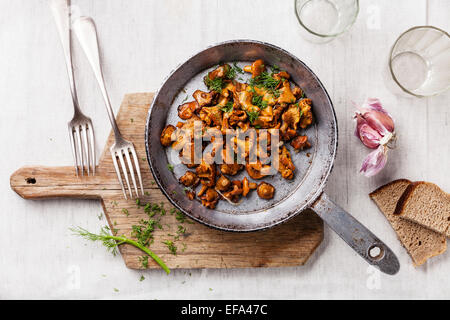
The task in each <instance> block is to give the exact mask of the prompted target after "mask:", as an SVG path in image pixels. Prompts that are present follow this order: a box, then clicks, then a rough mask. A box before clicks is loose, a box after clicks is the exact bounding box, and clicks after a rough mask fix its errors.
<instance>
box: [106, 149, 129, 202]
mask: <svg viewBox="0 0 450 320" xmlns="http://www.w3.org/2000/svg"><path fill="white" fill-rule="evenodd" d="M110 151H111V156H112V159H113V163H114V169H116V174H117V179H118V180H119V182H120V187H121V188H122V192H123V196H124V197H125V200H127V193H126V192H125V188H124V186H123V181H122V176H121V175H120V170H119V165H118V164H117V159H116V152H115V151H113V150H112V149H111V150H110Z"/></svg>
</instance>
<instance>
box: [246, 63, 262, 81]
mask: <svg viewBox="0 0 450 320" xmlns="http://www.w3.org/2000/svg"><path fill="white" fill-rule="evenodd" d="M264 69H265V66H264V61H262V60H261V59H258V60H256V61H255V62H253V63H252V65H251V66H245V67H244V71H245V72H250V73H251V74H252V78H255V77H257V76H259V75H260V74H261V73H262V72H263V71H264Z"/></svg>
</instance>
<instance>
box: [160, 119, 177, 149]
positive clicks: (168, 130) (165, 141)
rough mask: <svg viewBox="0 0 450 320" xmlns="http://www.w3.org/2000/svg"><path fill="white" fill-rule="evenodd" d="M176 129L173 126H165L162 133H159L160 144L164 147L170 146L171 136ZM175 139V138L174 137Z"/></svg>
mask: <svg viewBox="0 0 450 320" xmlns="http://www.w3.org/2000/svg"><path fill="white" fill-rule="evenodd" d="M176 129H177V128H175V127H174V126H173V125H171V124H169V125H167V126H166V127H165V128H164V129H163V131H162V132H161V137H160V141H161V144H162V145H163V146H164V147H168V146H170V144H171V143H172V141H173V140H172V134H173V133H174V132H175V130H176ZM174 138H175V136H174Z"/></svg>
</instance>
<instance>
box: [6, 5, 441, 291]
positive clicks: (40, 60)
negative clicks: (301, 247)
mask: <svg viewBox="0 0 450 320" xmlns="http://www.w3.org/2000/svg"><path fill="white" fill-rule="evenodd" d="M293 2H294V1H292V0H283V1H269V0H265V1H263V0H258V1H249V0H229V1H220V0H215V1H212V0H204V1H200V0H190V1H188V0H183V1H180V0H159V1H156V0H150V1H144V0H132V1H129V0H128V1H126V0H112V1H107V0H97V1H89V0H73V4H74V5H76V6H77V9H78V10H79V12H80V13H81V14H82V15H89V16H92V17H93V18H94V19H95V21H96V23H97V28H98V32H99V41H100V45H101V48H102V57H103V64H104V72H105V78H106V83H107V87H108V89H109V92H110V95H111V100H112V103H113V105H114V106H115V109H116V110H117V108H118V106H119V104H120V101H121V99H122V97H123V95H124V94H125V93H127V92H139V91H153V90H156V89H157V88H158V87H159V85H160V84H161V82H162V80H163V79H164V78H165V76H166V75H167V73H168V72H170V71H171V70H172V69H173V68H174V67H176V66H177V65H178V64H179V63H181V62H183V61H184V60H185V59H186V58H187V57H189V56H190V55H192V54H193V53H195V52H197V51H199V50H201V49H203V48H204V47H206V46H208V45H210V44H213V43H216V42H219V41H223V40H230V39H239V38H249V39H256V40H262V41H267V42H270V43H273V44H275V45H278V46H280V47H283V48H285V49H286V50H288V51H290V52H292V53H293V54H295V55H297V56H298V57H299V58H300V59H301V60H303V61H304V62H305V63H307V64H308V65H309V66H310V67H311V68H312V69H313V70H314V71H315V72H316V73H317V75H318V76H319V77H320V79H321V80H322V81H323V83H324V84H325V86H326V87H327V89H328V91H329V93H330V95H331V97H332V100H333V101H334V105H335V108H336V113H337V116H338V121H339V151H338V157H337V160H336V165H335V168H334V171H333V174H332V176H331V179H330V181H329V183H328V187H327V191H328V193H329V194H330V196H331V197H332V198H334V199H335V200H336V201H337V202H338V203H339V204H340V205H341V206H342V207H343V208H345V209H347V210H348V211H349V212H351V213H352V214H353V215H355V216H356V217H357V218H358V219H359V220H360V221H361V222H363V223H364V224H365V225H366V226H368V227H370V229H371V230H372V231H373V232H374V233H375V234H377V235H378V236H379V237H380V238H382V239H383V240H385V242H386V243H387V244H388V245H389V246H390V247H391V248H392V249H393V250H394V251H395V253H396V254H397V255H398V257H399V259H400V261H401V271H400V273H399V274H398V275H396V276H394V277H391V276H387V275H378V274H377V273H374V271H373V269H371V268H368V265H367V264H366V263H365V262H364V261H363V260H362V259H361V258H359V257H358V256H357V255H356V254H355V253H354V252H353V251H352V250H351V249H349V248H348V247H347V246H346V244H344V242H342V241H341V240H340V239H339V237H338V236H337V235H335V234H334V233H333V232H332V231H331V230H330V229H328V228H326V230H325V239H324V241H323V243H322V244H321V245H320V247H319V248H318V250H317V251H316V253H315V254H314V256H313V257H312V258H311V259H310V261H309V262H308V263H307V265H306V266H303V267H297V268H287V269H245V270H197V271H190V270H184V271H183V270H181V271H175V272H173V273H172V274H171V275H170V276H166V275H165V274H164V273H163V272H162V271H158V270H155V271H147V272H138V271H134V270H129V269H127V268H126V267H125V266H124V264H123V261H122V260H121V259H120V258H119V257H113V256H111V255H110V254H108V253H107V252H106V250H104V248H102V247H101V246H100V245H96V244H92V243H86V242H85V241H83V240H81V239H79V238H76V237H73V236H71V235H70V232H69V231H68V230H67V228H68V227H70V226H72V225H80V226H83V227H86V228H88V229H91V230H98V228H99V227H100V226H101V225H102V224H104V220H103V221H99V219H98V218H97V215H98V214H99V213H100V212H101V210H102V209H101V207H100V204H99V203H98V202H95V201H91V202H90V201H74V200H67V201H65V200H55V201H43V202H32V201H25V200H23V199H21V198H19V197H18V196H17V195H16V194H15V193H14V192H13V191H11V190H10V188H9V175H10V174H11V173H12V172H13V171H14V170H15V169H17V168H18V167H20V166H22V165H26V164H42V165H70V164H71V161H72V158H71V153H70V149H69V143H68V139H67V132H66V130H67V129H66V123H67V121H68V120H69V119H70V118H71V116H72V110H71V104H70V103H71V102H70V94H69V87H68V81H67V76H66V71H65V68H64V60H63V54H62V50H61V47H60V44H59V43H58V38H57V33H56V29H55V26H54V23H53V20H52V16H51V13H50V10H49V8H48V6H47V3H46V1H43V0H34V1H30V0H3V1H1V2H0V41H1V44H2V45H1V46H0V57H1V59H0V71H1V75H0V98H1V105H2V108H1V111H2V113H1V116H0V136H1V142H2V148H1V149H2V154H3V156H2V157H1V158H0V168H1V170H0V203H1V206H2V209H1V210H0V212H1V213H0V243H1V245H0V270H1V272H0V299H6V298H146V299H167V298H178V299H184V298H203V299H208V298H217V299H222V298H236V299H239V298H241V299H244V298H247V299H249V298H255V299H257V298H273V299H282V298H286V299H294V298H298V299H303V298H365V299H381V298H387V299H390V298H400V299H406V298H450V278H449V277H448V270H449V267H450V253H449V252H446V253H444V254H443V255H441V256H439V257H436V258H433V259H432V260H431V261H429V262H428V263H427V264H426V265H424V266H422V267H420V268H414V267H413V266H412V264H411V261H410V259H409V257H408V256H407V254H406V252H405V250H403V248H402V247H401V246H400V243H399V242H398V241H397V239H396V237H395V234H394V232H393V230H392V229H391V228H390V226H389V224H388V222H387V221H386V220H385V219H384V217H383V216H382V215H381V213H380V212H378V210H377V208H376V207H375V205H374V204H373V203H372V202H371V201H370V200H369V197H368V196H367V194H368V193H369V192H370V191H372V190H373V189H374V188H375V187H377V186H379V185H380V184H383V183H385V182H387V181H389V180H392V179H395V178H400V177H405V178H409V179H412V180H420V179H424V180H428V181H432V182H435V183H437V184H439V185H440V186H441V187H442V188H444V189H445V190H447V191H450V179H449V174H450V170H449V163H450V144H449V135H450V127H449V122H450V119H449V118H450V109H449V97H450V94H449V93H448V92H447V93H446V94H443V95H441V96H438V97H434V98H429V99H416V98H408V97H398V96H395V95H394V94H392V93H391V92H390V91H388V89H387V88H386V86H385V84H384V80H383V76H382V75H383V71H384V69H385V68H386V62H387V55H388V50H389V48H390V46H391V45H392V43H393V41H394V40H395V39H396V37H397V36H398V35H399V34H400V33H401V32H403V31H405V30H406V29H408V28H409V27H412V26H415V25H425V24H430V25H434V26H437V27H441V28H443V29H445V30H447V31H448V30H449V29H450V22H449V21H450V2H449V1H446V0H428V1H426V0H403V1H390V0H383V1H369V0H363V1H361V10H360V13H359V17H358V19H357V22H356V24H355V25H354V26H353V28H352V29H351V30H350V32H348V33H347V34H345V35H344V36H343V37H341V38H338V39H337V40H335V41H333V42H330V43H328V44H324V45H314V44H310V43H308V42H306V41H304V40H303V39H302V38H301V37H300V36H299V34H298V28H299V26H298V23H297V20H296V18H295V14H294V11H293V10H294V3H293ZM74 50H75V59H74V63H75V65H76V70H75V73H76V79H77V84H78V91H79V99H80V103H81V106H82V108H83V110H85V111H86V113H87V114H88V115H89V116H91V117H92V119H93V121H94V124H95V129H96V137H97V146H96V147H97V152H100V149H101V147H102V146H103V144H104V141H105V140H106V136H107V133H108V132H109V129H110V126H109V123H108V120H107V116H106V113H105V110H104V107H103V104H102V101H101V97H100V93H99V91H98V89H97V86H96V84H95V80H94V77H93V75H92V73H91V71H90V70H89V68H88V65H87V62H86V60H85V58H84V56H83V55H82V53H81V52H80V48H79V46H78V44H75V48H74ZM368 96H370V97H379V98H380V99H381V100H382V102H383V103H384V105H385V106H386V108H387V109H388V110H389V111H390V112H391V113H392V114H393V116H394V117H395V119H396V126H397V131H398V133H399V140H398V148H397V149H395V150H394V151H392V152H391V153H390V155H389V156H390V158H389V161H388V164H387V167H386V168H385V170H384V171H383V172H382V173H381V174H379V175H378V176H376V177H375V178H372V179H367V178H364V177H362V176H360V175H359V174H358V169H359V166H360V163H361V161H362V159H363V157H364V156H365V155H366V154H367V153H368V151H369V150H368V149H366V148H365V147H363V146H362V144H361V143H359V142H358V141H357V140H356V138H355V137H354V136H353V129H354V123H353V122H352V120H351V116H352V112H353V110H354V107H353V106H352V103H351V101H355V102H357V103H360V102H362V101H363V100H364V99H365V97H368ZM141 274H143V275H144V276H145V277H146V279H145V280H144V281H142V282H140V281H139V278H140V276H141ZM114 288H117V289H119V292H115V290H114ZM210 288H211V289H210Z"/></svg>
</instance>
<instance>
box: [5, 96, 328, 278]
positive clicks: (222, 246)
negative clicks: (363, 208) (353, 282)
mask: <svg viewBox="0 0 450 320" xmlns="http://www.w3.org/2000/svg"><path fill="white" fill-rule="evenodd" d="M152 99H153V93H135V94H127V95H125V98H124V100H123V102H122V105H121V107H120V110H119V113H118V115H117V123H118V125H119V128H120V130H121V132H122V134H123V135H124V137H125V139H127V140H131V141H133V142H134V144H135V147H136V151H137V153H138V157H139V162H140V167H141V171H142V175H143V181H144V188H145V190H146V193H147V195H146V196H144V197H142V198H141V199H140V200H141V202H142V203H147V202H154V203H160V202H163V203H164V204H165V208H166V209H167V211H168V212H169V210H170V208H172V206H171V205H170V203H169V201H168V200H167V199H166V197H165V196H164V195H163V194H162V192H161V191H160V190H159V189H158V188H157V186H156V184H155V182H154V180H153V176H152V174H151V172H150V168H149V165H148V163H147V159H146V153H145V145H144V131H145V130H144V127H145V120H146V116H147V111H148V108H149V107H150V103H151V101H152ZM155 134H159V133H155ZM113 139H114V136H113V134H112V132H111V134H110V135H109V138H108V141H107V144H106V147H105V148H104V150H103V153H102V155H101V157H100V161H99V165H98V167H97V173H96V175H95V176H89V177H88V176H84V177H77V176H76V175H75V170H74V168H73V167H43V166H34V167H23V168H21V169H19V170H17V171H16V172H15V173H13V174H12V176H11V181H10V182H11V188H12V189H13V190H14V191H15V192H17V193H18V194H19V195H20V196H21V197H23V198H25V199H48V198H79V199H99V200H101V203H102V206H103V209H104V213H105V216H106V218H107V221H108V224H109V227H110V228H111V229H113V228H114V229H117V230H118V233H119V234H123V233H125V234H126V235H130V232H131V226H132V225H133V224H137V223H138V221H139V220H140V219H143V218H144V219H145V218H147V215H146V214H145V213H144V210H143V209H142V208H138V207H137V205H136V201H135V200H125V199H124V198H123V194H122V190H121V188H120V185H119V184H118V181H117V177H116V173H115V171H114V168H113V164H112V159H111V155H110V153H109V147H110V145H111V143H112V141H113ZM122 209H127V210H128V213H129V216H126V214H124V213H123V210H122ZM94 218H95V219H97V217H93V219H94ZM161 223H162V225H163V226H164V230H156V231H155V233H154V236H155V238H154V242H153V243H152V244H151V246H150V249H151V250H152V251H153V252H155V253H156V254H157V255H159V256H160V257H161V258H162V259H163V260H164V261H165V262H166V264H167V265H168V267H169V268H171V269H176V268H247V267H285V266H297V265H303V264H305V262H306V261H307V260H308V258H309V257H310V256H311V254H312V253H313V252H314V250H315V249H316V248H317V246H318V245H319V244H320V243H321V241H322V239H323V222H322V220H321V219H320V218H319V217H318V216H317V215H316V214H315V213H314V212H312V211H309V210H307V211H305V212H303V213H302V214H300V215H298V216H297V217H295V218H293V219H291V220H290V221H288V222H287V223H285V224H282V225H280V226H277V227H274V228H272V229H269V230H266V231H260V232H251V233H234V232H225V231H218V230H214V229H211V228H208V227H206V226H203V225H201V224H199V223H197V222H194V223H192V224H186V223H184V224H183V225H184V226H186V228H187V231H186V233H185V235H183V236H182V237H181V238H180V240H179V241H180V244H182V243H184V244H185V248H186V249H185V251H184V252H181V250H178V253H177V255H173V254H171V253H170V252H169V250H168V248H167V247H166V245H164V244H163V243H162V242H163V241H165V240H168V239H171V238H170V237H169V236H168V234H169V233H171V234H173V233H175V231H176V230H177V227H178V225H180V223H179V221H177V220H176V219H175V216H174V215H171V214H166V215H165V216H163V217H162V220H161ZM90 231H92V232H97V231H98V230H90ZM180 246H181V245H179V247H180ZM183 246H184V245H183ZM119 249H120V253H121V255H122V257H123V259H124V260H125V264H126V266H127V267H129V268H133V269H139V268H142V264H141V262H140V261H139V257H140V256H142V255H143V252H141V251H140V250H139V249H137V248H135V247H133V246H130V245H127V244H125V245H121V246H120V248H119ZM92 250H94V249H92ZM148 267H149V268H159V266H158V265H157V264H156V263H155V262H153V261H152V259H151V258H150V259H149V264H148Z"/></svg>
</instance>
